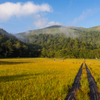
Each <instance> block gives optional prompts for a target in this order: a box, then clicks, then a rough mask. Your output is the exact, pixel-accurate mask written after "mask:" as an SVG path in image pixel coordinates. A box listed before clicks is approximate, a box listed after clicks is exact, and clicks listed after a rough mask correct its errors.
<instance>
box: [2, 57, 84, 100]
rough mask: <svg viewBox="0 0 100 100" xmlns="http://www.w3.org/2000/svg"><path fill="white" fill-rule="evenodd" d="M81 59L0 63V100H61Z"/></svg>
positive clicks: (4, 61) (11, 60) (38, 59)
mask: <svg viewBox="0 0 100 100" xmlns="http://www.w3.org/2000/svg"><path fill="white" fill-rule="evenodd" d="M82 62H83V59H66V60H64V61H63V59H55V62H54V59H48V58H18V59H0V100H64V99H65V97H66V96H67V94H68V92H69V90H70V89H71V87H72V83H73V82H74V78H75V76H76V74H77V72H78V70H79V68H80V66H81V64H82Z"/></svg>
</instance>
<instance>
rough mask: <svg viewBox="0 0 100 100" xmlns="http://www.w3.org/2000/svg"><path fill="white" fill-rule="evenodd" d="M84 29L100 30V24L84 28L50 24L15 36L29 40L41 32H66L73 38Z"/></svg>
mask: <svg viewBox="0 0 100 100" xmlns="http://www.w3.org/2000/svg"><path fill="white" fill-rule="evenodd" d="M79 31H80V32H82V31H85V32H89V31H95V32H100V26H95V27H90V28H83V27H73V26H61V25H53V26H49V27H46V28H43V29H37V30H30V31H27V32H22V33H17V34H15V36H16V37H17V38H18V39H19V40H21V41H24V42H25V40H27V38H28V37H30V38H31V36H32V35H39V34H52V35H55V34H65V36H66V37H71V38H77V37H79V36H80V35H81V34H77V32H78V33H79Z"/></svg>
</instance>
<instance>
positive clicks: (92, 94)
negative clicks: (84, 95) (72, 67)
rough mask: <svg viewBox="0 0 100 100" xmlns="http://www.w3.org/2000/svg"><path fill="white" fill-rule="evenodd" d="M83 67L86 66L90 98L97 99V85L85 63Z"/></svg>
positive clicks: (91, 99)
mask: <svg viewBox="0 0 100 100" xmlns="http://www.w3.org/2000/svg"><path fill="white" fill-rule="evenodd" d="M85 67H86V71H87V77H88V81H89V87H90V100H99V93H98V87H97V84H96V82H95V79H94V77H93V76H92V74H91V72H90V70H89V69H88V67H87V65H86V64H85Z"/></svg>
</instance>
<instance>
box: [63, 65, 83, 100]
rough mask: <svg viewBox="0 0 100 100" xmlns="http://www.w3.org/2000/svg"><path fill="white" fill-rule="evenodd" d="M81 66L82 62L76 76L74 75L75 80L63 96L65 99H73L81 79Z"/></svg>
mask: <svg viewBox="0 0 100 100" xmlns="http://www.w3.org/2000/svg"><path fill="white" fill-rule="evenodd" d="M82 67H83V64H82V65H81V67H80V69H79V71H78V73H77V75H76V77H75V81H74V83H73V85H72V89H71V91H70V92H69V94H68V95H67V97H66V98H65V100H75V92H76V91H77V90H78V89H79V88H80V86H81V84H80V80H81V75H82Z"/></svg>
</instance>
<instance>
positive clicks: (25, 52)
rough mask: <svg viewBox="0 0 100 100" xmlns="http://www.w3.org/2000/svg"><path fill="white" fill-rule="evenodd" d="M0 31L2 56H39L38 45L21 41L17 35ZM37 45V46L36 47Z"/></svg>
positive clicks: (0, 54) (0, 53)
mask: <svg viewBox="0 0 100 100" xmlns="http://www.w3.org/2000/svg"><path fill="white" fill-rule="evenodd" d="M3 32H5V31H3V30H2V31H0V58H2V57H3V58H4V57H31V56H32V57H37V56H39V54H40V53H39V52H40V51H38V47H37V46H34V45H31V46H30V45H27V44H26V43H23V42H21V41H19V40H18V39H17V38H16V37H15V36H13V35H11V34H8V33H7V32H5V33H6V34H5V33H3ZM36 47H37V48H36Z"/></svg>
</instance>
